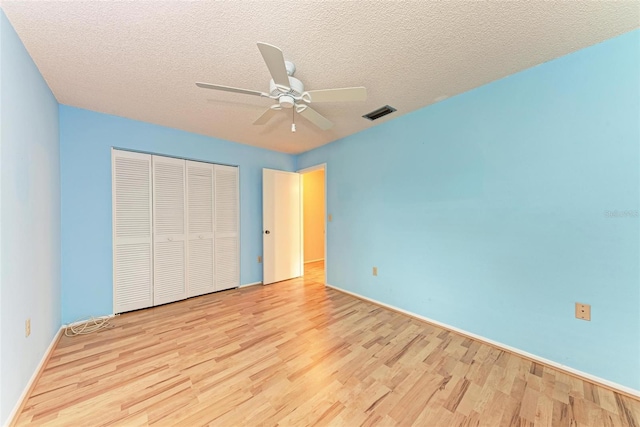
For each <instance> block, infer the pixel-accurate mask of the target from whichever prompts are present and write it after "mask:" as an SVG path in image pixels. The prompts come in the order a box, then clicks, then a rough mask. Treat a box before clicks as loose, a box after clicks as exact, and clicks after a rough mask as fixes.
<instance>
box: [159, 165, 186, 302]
mask: <svg viewBox="0 0 640 427" xmlns="http://www.w3.org/2000/svg"><path fill="white" fill-rule="evenodd" d="M185 163H186V162H185V160H181V159H172V158H168V157H162V156H153V248H154V252H153V304H154V305H158V304H164V303H167V302H172V301H178V300H181V299H185V298H187V271H186V254H187V247H186V243H187V242H186V228H187V227H186V222H187V214H186V197H185V196H186V195H185V193H186V191H185V189H186V188H185V181H186V180H185V169H186V168H185Z"/></svg>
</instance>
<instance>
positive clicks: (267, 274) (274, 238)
mask: <svg viewBox="0 0 640 427" xmlns="http://www.w3.org/2000/svg"><path fill="white" fill-rule="evenodd" d="M300 179H301V176H300V174H298V173H294V172H284V171H278V170H273V169H263V170H262V206H263V208H262V209H263V212H262V222H263V233H264V234H263V236H262V238H263V251H262V255H263V283H264V284H265V285H268V284H270V283H275V282H280V281H282V280H287V279H292V278H294V277H300V276H302V272H303V266H302V235H301V234H302V233H301V229H302V227H301V214H302V209H301V206H300V205H301V197H300V187H301V185H300Z"/></svg>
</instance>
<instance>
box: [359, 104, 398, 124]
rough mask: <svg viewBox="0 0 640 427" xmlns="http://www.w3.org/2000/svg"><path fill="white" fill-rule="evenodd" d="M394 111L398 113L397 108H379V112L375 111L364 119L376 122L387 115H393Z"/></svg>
mask: <svg viewBox="0 0 640 427" xmlns="http://www.w3.org/2000/svg"><path fill="white" fill-rule="evenodd" d="M394 111H396V109H395V108H393V107H391V106H389V105H385V106H384V107H381V108H378V109H377V110H374V111H372V112H370V113H369V114H365V115H364V116H362V117H364V118H365V119H367V120H371V121H374V120H377V119H379V118H380V117H383V116H386V115H387V114H391V113H393V112H394Z"/></svg>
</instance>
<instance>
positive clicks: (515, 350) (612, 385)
mask: <svg viewBox="0 0 640 427" xmlns="http://www.w3.org/2000/svg"><path fill="white" fill-rule="evenodd" d="M326 286H327V287H329V288H331V289H335V290H336V291H339V292H343V293H345V294H348V295H351V296H353V297H355V298H358V299H361V300H364V301H368V302H371V303H373V304H376V305H379V306H382V307H385V308H388V309H390V310H393V311H397V312H399V313H402V314H406V315H407V316H411V317H414V318H416V319H419V320H422V321H424V322H427V323H431V324H432V325H436V326H440V327H441V328H444V329H447V330H450V331H453V332H457V333H459V334H460V335H464V336H466V337H469V338H473V339H475V340H478V341H482V342H484V343H487V344H489V345H492V346H494V347H498V348H500V349H503V350H506V351H508V352H510V353H514V354H517V355H519V356H522V357H524V358H526V359H530V360H534V361H536V362H540V363H542V364H544V365H547V366H550V367H552V368H556V369H558V370H560V371H564V372H567V373H569V374H572V375H574V376H578V377H581V378H583V379H586V380H588V381H591V382H594V383H596V384H600V385H603V386H605V387H607V388H610V389H613V390H615V391H618V392H621V393H624V394H627V395H629V396H633V397H636V398H640V390H636V389H634V388H631V387H627V386H624V385H622V384H618V383H615V382H613V381H609V380H605V379H604V378H600V377H597V376H595V375H591V374H588V373H586V372H582V371H579V370H578V369H574V368H572V367H570V366H567V365H563V364H561V363H558V362H554V361H553V360H549V359H545V358H544V357H540V356H537V355H535V354H532V353H528V352H526V351H523V350H520V349H518V348H515V347H511V346H509V345H506V344H503V343H501V342H498V341H494V340H492V339H489V338H485V337H483V336H481V335H477V334H474V333H473V332H468V331H465V330H464V329H460V328H456V327H455V326H451V325H447V324H446V323H442V322H439V321H437V320H433V319H429V318H428V317H425V316H421V315H419V314H416V313H412V312H410V311H407V310H403V309H402V308H398V307H395V306H393V305H390V304H385V303H383V302H380V301H377V300H374V299H372V298H368V297H365V296H362V295H360V294H357V293H355V292H350V291H346V290H344V289H342V288H339V287H337V286H333V285H330V284H328V283H327V284H326Z"/></svg>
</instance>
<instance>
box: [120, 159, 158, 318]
mask: <svg viewBox="0 0 640 427" xmlns="http://www.w3.org/2000/svg"><path fill="white" fill-rule="evenodd" d="M111 168H112V174H111V175H112V216H113V312H114V313H123V312H125V311H131V310H137V309H140V308H145V307H150V306H151V305H153V285H152V283H153V280H152V277H153V274H152V259H153V256H152V240H151V238H152V235H151V156H150V155H148V154H139V153H129V152H127V151H119V150H111Z"/></svg>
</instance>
